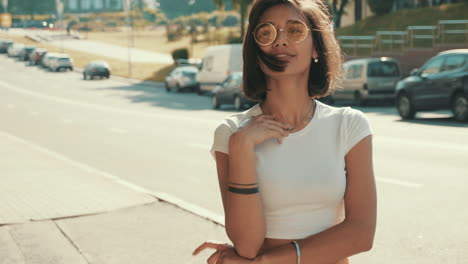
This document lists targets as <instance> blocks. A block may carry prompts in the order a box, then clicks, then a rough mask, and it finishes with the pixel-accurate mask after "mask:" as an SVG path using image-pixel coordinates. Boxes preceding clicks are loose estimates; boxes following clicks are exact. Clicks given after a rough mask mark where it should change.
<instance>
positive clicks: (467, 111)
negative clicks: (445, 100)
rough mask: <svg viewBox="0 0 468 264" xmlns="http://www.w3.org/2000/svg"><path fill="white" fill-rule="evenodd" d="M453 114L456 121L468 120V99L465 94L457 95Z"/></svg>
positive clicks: (454, 100) (453, 105) (453, 104)
mask: <svg viewBox="0 0 468 264" xmlns="http://www.w3.org/2000/svg"><path fill="white" fill-rule="evenodd" d="M452 112H453V116H454V118H455V120H457V121H467V120H468V98H466V96H465V95H464V94H463V93H457V94H456V95H455V97H454V98H453V100H452Z"/></svg>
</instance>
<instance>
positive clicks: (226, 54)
mask: <svg viewBox="0 0 468 264" xmlns="http://www.w3.org/2000/svg"><path fill="white" fill-rule="evenodd" d="M239 71H242V44H228V45H219V46H213V47H208V48H206V50H205V54H204V56H203V60H202V66H201V69H200V72H199V73H198V75H197V82H198V84H199V89H198V90H199V93H205V92H211V91H212V90H213V89H214V88H215V87H216V85H219V84H220V83H221V82H222V81H224V80H225V79H226V78H227V77H228V76H229V75H230V74H231V73H233V72H239Z"/></svg>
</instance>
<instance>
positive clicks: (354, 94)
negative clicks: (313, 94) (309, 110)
mask: <svg viewBox="0 0 468 264" xmlns="http://www.w3.org/2000/svg"><path fill="white" fill-rule="evenodd" d="M343 71H344V75H343V77H344V78H343V83H342V84H341V86H342V89H338V90H336V91H335V93H334V94H333V96H332V97H333V101H335V100H352V101H353V103H354V104H355V105H365V104H366V103H367V102H368V101H369V100H372V99H394V97H395V88H396V84H397V82H398V81H399V80H400V79H401V70H400V63H399V62H398V60H396V59H393V58H388V57H381V58H367V59H356V60H350V61H347V62H345V63H343Z"/></svg>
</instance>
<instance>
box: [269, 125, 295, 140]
mask: <svg viewBox="0 0 468 264" xmlns="http://www.w3.org/2000/svg"><path fill="white" fill-rule="evenodd" d="M265 128H266V129H268V131H270V133H271V136H272V137H276V138H278V137H281V138H283V137H287V136H288V135H289V131H286V130H284V129H282V128H281V127H278V126H276V125H272V124H265Z"/></svg>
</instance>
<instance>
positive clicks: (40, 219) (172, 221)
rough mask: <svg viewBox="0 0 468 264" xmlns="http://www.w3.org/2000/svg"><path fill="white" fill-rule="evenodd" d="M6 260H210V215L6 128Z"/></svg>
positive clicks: (2, 191) (2, 232) (1, 195)
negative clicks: (199, 249)
mask: <svg viewBox="0 0 468 264" xmlns="http://www.w3.org/2000/svg"><path fill="white" fill-rule="evenodd" d="M0 145H1V146H2V148H0V155H1V156H2V159H0V171H1V172H2V173H1V174H0V180H1V182H2V184H1V185H0V245H1V246H0V264H7V263H8V264H10V263H15V264H16V263H18V264H23V263H47V264H55V263H67V264H75V263H77V264H82V263H84V264H87V263H100V264H101V263H102V264H108V263H122V264H123V263H126V264H127V263H135V264H138V263H142V264H143V263H145V264H146V263H177V264H181V263H206V259H207V258H208V256H209V255H210V254H211V252H208V251H206V252H204V253H202V254H200V255H199V256H197V257H192V256H191V252H192V251H193V250H194V249H195V247H196V246H198V245H199V244H200V243H202V242H203V241H205V240H207V239H213V240H219V241H228V239H227V237H226V235H225V232H224V229H223V228H222V227H221V226H220V225H217V224H214V223H213V222H211V221H208V220H206V219H204V218H202V217H199V216H196V215H194V214H192V213H189V212H187V211H184V210H182V209H180V208H178V207H175V206H173V205H171V204H169V203H166V202H162V201H159V200H158V199H157V198H156V197H154V196H153V195H150V194H148V193H147V192H145V191H144V190H143V189H141V190H140V189H139V188H138V187H135V186H133V185H131V184H128V183H125V182H123V181H121V180H119V179H118V178H113V177H111V176H108V175H105V174H104V175H103V173H102V172H99V171H95V170H93V169H92V168H87V167H86V166H84V165H82V164H77V163H74V162H73V161H71V160H68V159H67V158H65V157H63V156H60V155H59V154H57V153H53V152H51V151H48V150H46V149H43V148H41V147H40V146H37V145H33V144H31V143H29V142H27V141H24V140H22V139H19V138H17V137H15V136H14V135H10V134H8V133H6V132H0Z"/></svg>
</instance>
